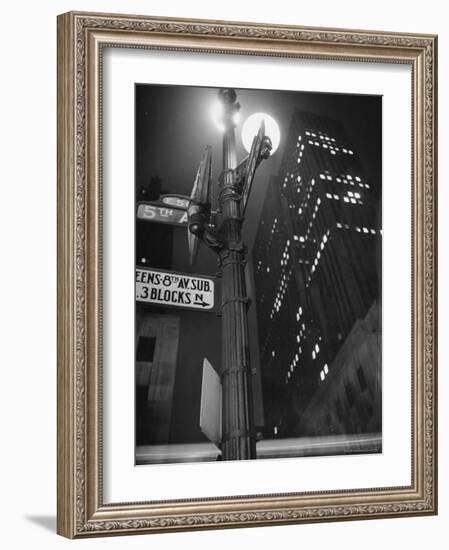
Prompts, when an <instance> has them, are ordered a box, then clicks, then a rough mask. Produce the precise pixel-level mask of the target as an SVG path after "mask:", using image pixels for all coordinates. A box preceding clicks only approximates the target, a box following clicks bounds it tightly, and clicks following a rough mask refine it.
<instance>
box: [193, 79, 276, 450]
mask: <svg viewBox="0 0 449 550" xmlns="http://www.w3.org/2000/svg"><path fill="white" fill-rule="evenodd" d="M219 99H220V101H221V103H222V107H223V112H222V121H221V122H222V123H223V126H224V128H223V131H224V133H223V171H222V173H221V175H220V179H219V196H218V215H219V219H220V223H219V226H218V227H215V226H213V225H211V224H210V223H209V222H210V202H207V200H209V201H210V198H208V199H207V200H206V202H201V197H203V199H202V200H203V201H204V200H205V199H204V197H210V192H208V191H207V190H206V191H205V189H209V187H210V163H211V160H210V150H209V149H207V151H206V155H205V157H204V158H203V161H202V164H201V165H200V169H199V171H198V176H197V180H196V182H195V186H194V189H193V191H192V196H191V204H190V206H189V209H188V214H189V231H190V233H191V235H194V240H191V250H194V249H195V241H196V239H200V240H201V241H202V242H205V243H206V244H207V245H208V246H209V247H211V248H212V249H214V250H215V251H216V252H217V254H218V264H219V268H220V271H221V274H222V302H221V315H222V370H221V379H222V392H223V393H222V396H223V399H222V443H221V451H222V458H223V460H244V459H251V458H256V437H255V428H254V412H253V398H252V381H251V376H252V374H251V369H250V360H249V338H248V319H247V306H248V296H247V291H246V283H245V264H246V247H245V246H244V244H243V241H242V224H243V212H244V208H245V205H246V200H247V198H248V194H249V189H250V187H251V183H252V179H253V177H254V172H255V169H256V167H257V166H258V164H259V163H260V161H261V160H262V159H263V158H267V157H268V156H269V154H270V149H271V142H270V140H269V138H268V137H266V136H265V134H264V132H265V130H264V123H262V124H261V127H260V129H259V133H258V135H257V136H255V138H254V141H253V147H252V149H251V152H250V154H249V156H248V157H246V158H245V159H244V160H243V161H242V162H241V163H240V164H239V165H238V164H237V156H236V147H235V127H236V117H237V113H238V111H239V109H240V105H239V103H237V102H236V99H237V98H236V93H235V91H234V90H232V89H221V90H220V91H219Z"/></svg>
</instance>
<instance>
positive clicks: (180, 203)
mask: <svg viewBox="0 0 449 550" xmlns="http://www.w3.org/2000/svg"><path fill="white" fill-rule="evenodd" d="M160 199H161V201H162V202H163V203H164V204H168V206H174V207H175V208H181V209H182V210H187V208H188V207H189V203H190V200H189V199H188V198H182V197H179V196H177V195H162V196H161V197H160Z"/></svg>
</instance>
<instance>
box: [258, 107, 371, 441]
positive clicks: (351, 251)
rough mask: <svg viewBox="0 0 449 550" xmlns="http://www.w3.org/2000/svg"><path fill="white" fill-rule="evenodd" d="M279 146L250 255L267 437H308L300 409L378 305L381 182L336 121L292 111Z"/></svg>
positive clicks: (312, 427)
mask: <svg viewBox="0 0 449 550" xmlns="http://www.w3.org/2000/svg"><path fill="white" fill-rule="evenodd" d="M286 142H287V146H286V149H285V151H284V157H283V160H282V162H281V167H280V172H279V175H278V176H277V177H274V178H272V180H271V182H270V185H269V187H268V190H267V194H266V198H265V202H264V207H263V211H262V214H261V219H260V223H259V227H258V231H257V236H256V240H255V244H254V248H253V254H252V258H253V272H254V281H255V294H256V296H255V298H256V307H257V320H258V330H259V342H260V359H261V371H262V384H263V391H264V412H265V437H267V438H273V437H292V436H294V437H301V436H310V435H313V433H312V432H313V431H314V430H315V429H316V425H312V424H310V423H307V422H305V420H304V419H305V417H304V412H305V411H306V409H307V407H308V405H309V404H310V402H311V400H312V398H313V396H314V395H315V394H316V392H317V391H318V390H320V391H322V389H321V388H322V386H324V385H326V384H331V383H333V382H332V380H334V383H335V379H336V376H337V373H336V371H337V370H338V369H334V368H333V362H334V361H335V358H336V356H337V354H338V352H339V350H340V349H341V348H342V345H343V344H344V342H345V341H346V339H347V337H348V336H349V334H350V333H351V330H352V329H353V327H354V325H355V323H356V322H357V320H358V319H364V318H365V317H366V315H367V313H368V311H369V310H370V308H371V307H372V305H373V303H374V302H375V301H377V302H378V301H380V299H381V279H380V275H381V213H380V212H381V211H380V207H379V205H380V193H381V184H380V182H379V181H370V180H369V178H366V177H365V175H364V174H363V173H362V170H361V167H360V163H359V159H358V155H357V151H356V149H355V148H353V146H352V145H351V144H349V143H348V139H347V137H346V135H345V132H344V129H343V127H342V125H341V124H340V123H339V122H337V121H335V120H332V119H330V118H326V117H321V116H317V115H313V114H311V113H307V112H303V111H299V110H297V111H296V112H295V113H294V116H293V117H292V122H291V126H290V131H289V134H288V137H287V140H286ZM379 154H380V153H379ZM376 330H377V333H378V334H379V335H380V329H379V328H378V329H376ZM379 353H380V348H379ZM372 368H374V369H375V368H378V369H379V371H380V360H379V362H378V366H377V367H376V365H374V366H373V367H372ZM334 370H335V372H334ZM368 378H369V379H370V380H371V377H368ZM374 393H375V395H373V399H374V400H379V401H380V386H379V388H378V390H376V392H374ZM376 410H377V409H376ZM373 411H374V407H373ZM373 414H374V412H373ZM303 417H304V418H303ZM369 425H370V428H372V429H374V428H375V429H378V430H380V425H379V422H377V423H376V422H374V423H371V424H369ZM359 428H360V427H354V428H351V429H354V430H356V431H357V430H359V431H360V429H359ZM323 429H324V428H323ZM329 430H331V428H329Z"/></svg>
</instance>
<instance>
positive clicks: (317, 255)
mask: <svg viewBox="0 0 449 550" xmlns="http://www.w3.org/2000/svg"><path fill="white" fill-rule="evenodd" d="M316 257H317V258H318V259H320V257H321V252H320V251H318V252H317V253H316Z"/></svg>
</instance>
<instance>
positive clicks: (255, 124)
mask: <svg viewBox="0 0 449 550" xmlns="http://www.w3.org/2000/svg"><path fill="white" fill-rule="evenodd" d="M262 120H264V121H265V135H267V136H268V137H269V138H270V139H271V143H272V145H273V148H272V150H271V154H274V153H275V152H276V149H277V148H278V147H279V142H280V141H281V132H280V130H279V126H278V123H277V122H276V121H275V120H274V118H273V117H272V116H270V115H267V114H266V113H254V114H252V115H251V116H249V117H248V118H247V119H246V120H245V122H244V124H243V128H242V142H243V146H244V147H245V149H246V150H247V151H248V153H249V152H250V151H251V145H252V143H253V139H254V136H256V135H257V132H258V131H259V127H260V123H261V122H262Z"/></svg>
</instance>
